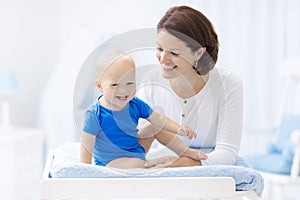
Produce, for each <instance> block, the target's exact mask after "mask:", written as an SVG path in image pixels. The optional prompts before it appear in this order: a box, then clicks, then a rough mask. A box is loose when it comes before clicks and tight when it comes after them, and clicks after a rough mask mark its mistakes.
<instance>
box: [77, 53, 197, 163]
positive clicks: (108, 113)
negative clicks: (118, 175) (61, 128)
mask: <svg viewBox="0 0 300 200" xmlns="http://www.w3.org/2000/svg"><path fill="white" fill-rule="evenodd" d="M97 75H98V80H96V87H97V88H98V89H99V91H100V92H101V95H100V96H99V97H98V98H97V100H96V101H95V103H93V104H92V105H91V106H90V107H89V108H88V110H87V111H86V114H85V121H84V127H83V133H82V137H81V151H80V160H81V162H83V163H92V156H93V158H94V162H95V164H96V165H101V166H109V167H115V168H144V167H145V161H146V159H145V150H144V148H143V146H141V144H140V143H139V140H138V129H137V125H138V120H139V119H140V118H144V119H146V120H147V121H149V122H150V123H151V124H152V125H154V126H156V127H158V128H159V129H163V130H166V131H169V132H172V133H174V134H178V135H182V136H186V137H187V138H189V139H192V138H195V137H196V133H195V132H194V131H193V130H191V129H190V128H189V127H185V126H180V125H179V124H177V123H175V122H174V121H172V120H171V119H169V118H168V117H166V116H164V115H162V114H160V113H158V112H156V111H154V110H153V109H152V108H151V107H150V106H149V105H148V104H146V103H145V102H143V101H142V100H140V99H139V98H137V97H135V94H136V76H135V63H134V60H133V59H132V58H131V57H130V56H129V55H127V54H125V53H123V52H121V51H111V52H108V53H106V54H103V55H101V56H100V57H99V59H98V61H97ZM182 145H183V144H182ZM178 148H182V147H178Z"/></svg>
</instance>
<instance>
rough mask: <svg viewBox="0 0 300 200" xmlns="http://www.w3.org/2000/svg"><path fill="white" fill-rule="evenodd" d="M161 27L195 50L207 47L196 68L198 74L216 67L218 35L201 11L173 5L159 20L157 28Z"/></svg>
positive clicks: (205, 72) (203, 73)
mask: <svg viewBox="0 0 300 200" xmlns="http://www.w3.org/2000/svg"><path fill="white" fill-rule="evenodd" d="M161 29H164V30H166V31H168V32H169V33H170V34H172V35H174V36H175V37H177V38H179V39H181V40H182V41H183V42H185V44H186V45H187V46H188V47H189V48H191V50H192V51H193V52H195V51H196V50H198V49H199V48H200V47H205V48H206V52H207V53H206V52H205V53H204V54H203V55H202V57H201V58H200V60H199V61H198V63H197V65H196V68H195V70H196V71H197V72H198V74H200V75H205V74H207V73H208V72H209V71H210V70H211V69H213V68H214V66H215V63H216V62H217V60H218V52H219V42H218V36H217V34H216V32H215V31H214V27H213V25H212V24H211V22H210V21H209V20H208V18H207V17H205V16H204V15H203V14H202V13H201V12H199V11H197V10H195V9H193V8H191V7H188V6H178V7H172V8H170V9H169V10H168V11H167V12H166V13H165V15H164V16H163V17H162V18H161V20H160V21H159V23H158V25H157V30H158V31H160V30H161ZM194 67H195V66H194Z"/></svg>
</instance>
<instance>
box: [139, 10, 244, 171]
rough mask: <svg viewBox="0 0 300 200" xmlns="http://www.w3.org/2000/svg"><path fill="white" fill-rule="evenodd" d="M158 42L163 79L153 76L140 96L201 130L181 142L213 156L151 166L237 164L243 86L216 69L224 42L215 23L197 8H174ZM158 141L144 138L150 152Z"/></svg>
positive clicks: (162, 25)
mask: <svg viewBox="0 0 300 200" xmlns="http://www.w3.org/2000/svg"><path fill="white" fill-rule="evenodd" d="M156 43H157V50H156V57H157V59H158V61H159V63H160V65H161V66H160V71H161V72H160V73H161V74H162V76H158V75H157V73H156V74H154V75H153V76H148V77H147V78H148V80H147V84H144V86H143V88H141V89H140V90H139V92H138V96H139V97H140V98H141V99H143V100H144V101H146V102H147V103H149V104H150V105H151V106H153V107H158V106H159V107H160V109H162V110H163V112H164V113H165V114H166V115H167V116H168V117H170V118H171V119H173V120H174V121H176V122H177V123H179V124H182V125H186V126H189V127H191V128H192V129H193V130H195V131H196V133H197V135H198V136H197V138H196V139H194V140H193V141H188V140H185V139H184V138H181V139H182V141H183V142H184V143H185V144H186V145H187V146H189V147H192V148H200V150H201V151H204V149H210V152H208V153H207V156H208V158H207V159H206V160H200V161H199V160H193V159H191V158H188V157H183V156H182V157H179V158H176V157H170V156H168V157H163V158H160V159H156V160H152V161H149V162H148V163H147V166H148V167H152V166H155V165H157V164H158V163H160V164H161V163H163V166H170V167H175V166H176V167H179V166H195V165H213V164H229V165H232V164H234V163H235V162H236V160H237V156H238V151H239V146H240V142H241V135H242V124H243V84H242V81H241V79H240V77H239V76H237V75H236V74H234V73H232V72H229V71H226V70H224V69H217V68H215V64H216V62H217V59H218V50H219V42H218V36H217V34H216V33H215V31H214V28H213V26H212V24H211V22H210V21H209V20H208V19H207V18H206V17H205V16H204V15H203V14H202V13H201V12H199V11H197V10H195V9H193V8H191V7H187V6H179V7H173V8H170V9H169V10H168V11H167V12H166V14H165V15H164V16H163V17H162V19H161V20H160V21H159V23H158V25H157V41H156ZM147 126H148V125H147ZM161 132H163V131H160V133H161ZM164 134H166V133H164ZM159 135H160V134H157V135H156V137H157V138H158V139H159ZM169 137H174V136H173V135H171V134H170V136H169ZM153 139H154V138H143V137H142V136H141V140H140V141H141V144H142V145H143V146H144V148H145V149H146V150H149V147H150V146H151V143H152V141H153Z"/></svg>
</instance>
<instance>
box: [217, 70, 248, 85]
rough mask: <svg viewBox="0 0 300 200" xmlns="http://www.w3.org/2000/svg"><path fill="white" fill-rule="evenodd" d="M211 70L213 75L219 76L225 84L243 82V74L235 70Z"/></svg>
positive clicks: (240, 83)
mask: <svg viewBox="0 0 300 200" xmlns="http://www.w3.org/2000/svg"><path fill="white" fill-rule="evenodd" d="M211 72H212V76H215V77H218V78H219V79H220V80H221V81H222V83H223V84H226V85H227V84H230V85H231V84H239V85H242V84H243V81H242V77H241V75H240V74H239V73H237V72H235V71H231V70H228V69H225V68H214V69H213V70H212V71H211Z"/></svg>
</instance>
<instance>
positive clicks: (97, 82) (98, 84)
mask: <svg viewBox="0 0 300 200" xmlns="http://www.w3.org/2000/svg"><path fill="white" fill-rule="evenodd" d="M95 85H96V87H97V88H98V89H99V90H100V92H102V86H101V83H100V81H99V80H96V81H95Z"/></svg>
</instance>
